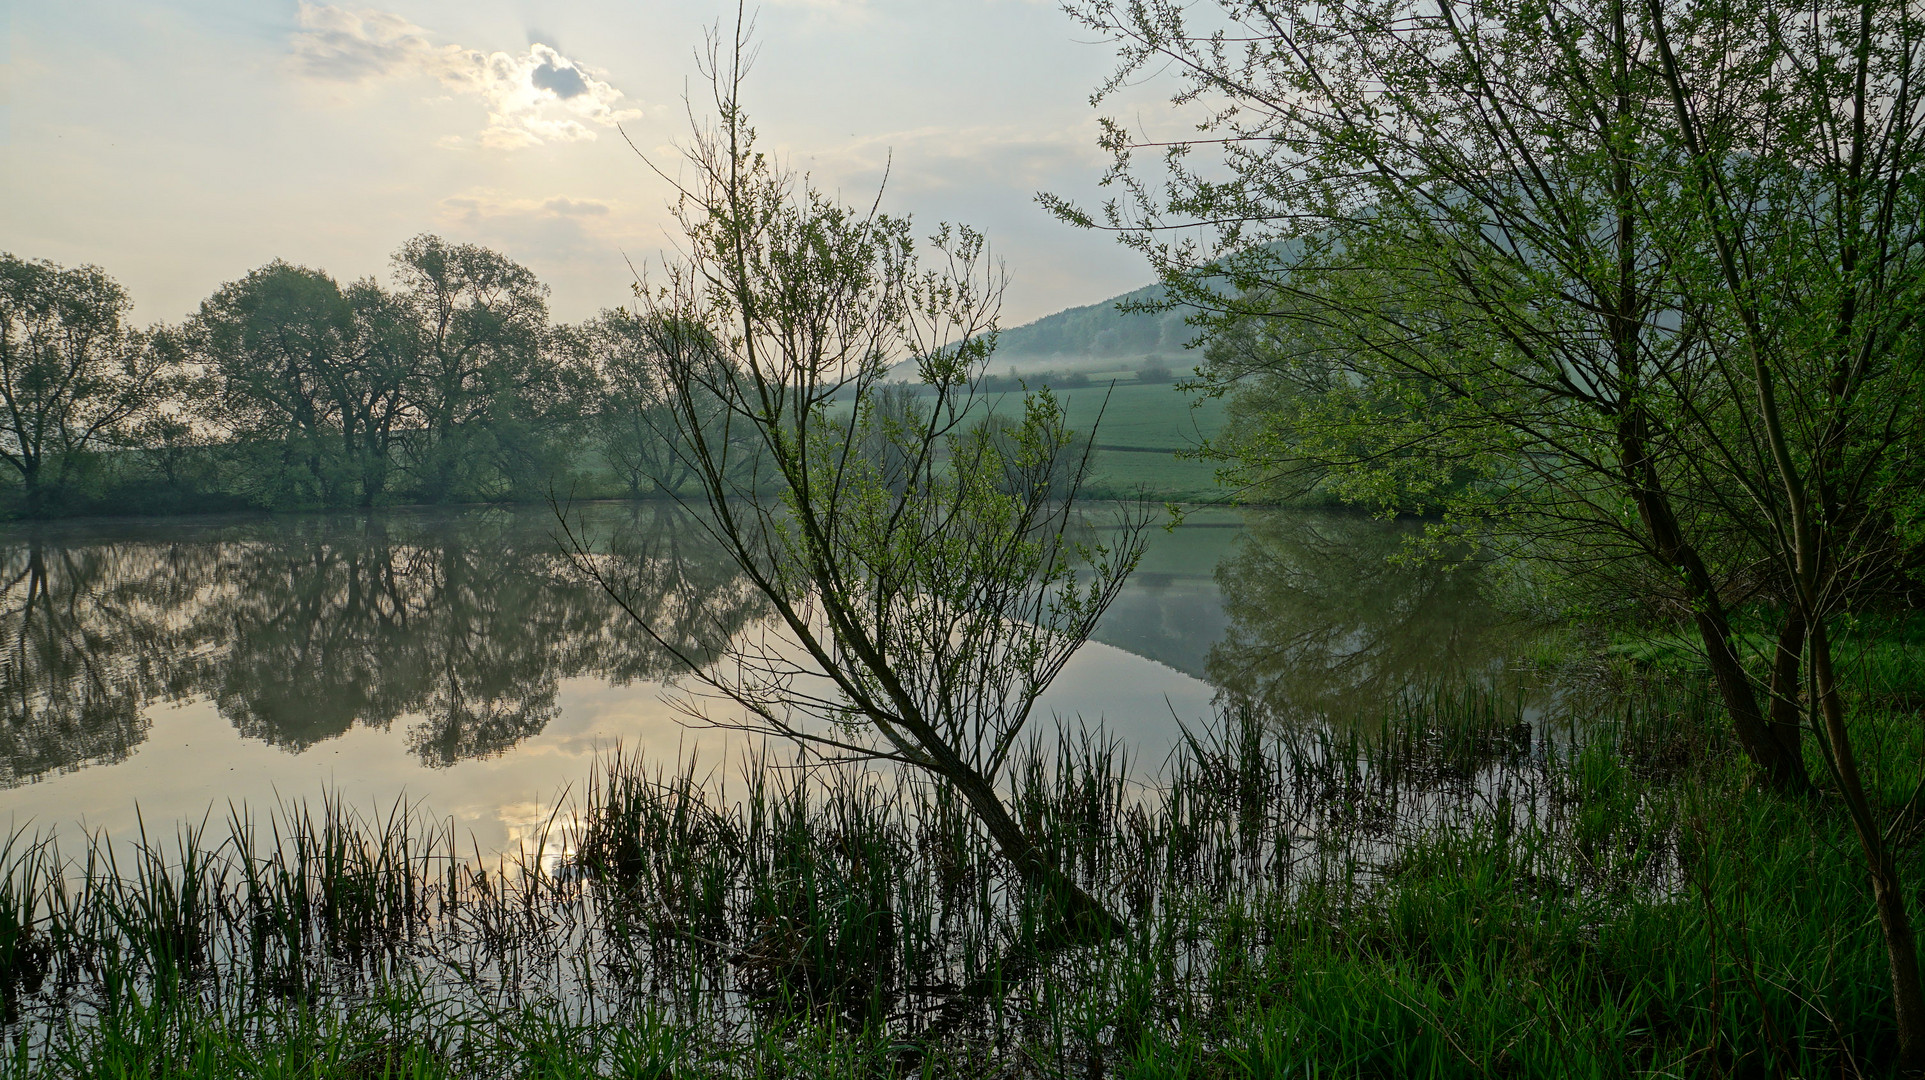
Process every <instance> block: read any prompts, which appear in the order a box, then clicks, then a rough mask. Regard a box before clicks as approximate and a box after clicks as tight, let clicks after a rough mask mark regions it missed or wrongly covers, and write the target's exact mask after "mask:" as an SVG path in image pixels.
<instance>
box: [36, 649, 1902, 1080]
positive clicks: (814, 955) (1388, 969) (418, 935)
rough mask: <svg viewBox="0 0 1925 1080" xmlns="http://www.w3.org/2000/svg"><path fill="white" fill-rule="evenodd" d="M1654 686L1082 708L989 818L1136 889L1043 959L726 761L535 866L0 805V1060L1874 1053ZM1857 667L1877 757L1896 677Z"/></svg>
mask: <svg viewBox="0 0 1925 1080" xmlns="http://www.w3.org/2000/svg"><path fill="white" fill-rule="evenodd" d="M1912 680H1913V685H1915V684H1916V670H1915V669H1914V670H1913V672H1912ZM1688 686H1689V684H1684V686H1683V687H1680V688H1677V689H1673V690H1670V691H1663V690H1655V691H1654V692H1653V693H1652V694H1651V695H1650V696H1645V697H1641V698H1639V699H1636V700H1633V701H1629V702H1622V703H1620V704H1621V705H1622V711H1621V712H1620V713H1619V715H1618V717H1617V718H1616V719H1601V718H1600V719H1593V720H1591V721H1589V722H1587V724H1586V726H1584V727H1582V728H1578V729H1574V730H1564V731H1559V732H1541V731H1536V730H1533V729H1532V728H1530V727H1529V726H1528V725H1522V724H1520V723H1519V721H1518V720H1517V718H1516V716H1515V715H1514V714H1512V713H1509V712H1507V711H1505V710H1503V709H1500V708H1497V707H1495V706H1494V705H1493V703H1492V702H1491V701H1490V700H1489V699H1488V698H1484V697H1481V696H1479V695H1476V694H1471V695H1467V696H1462V695H1460V696H1454V697H1453V696H1437V697H1430V698H1424V699H1416V700H1412V701H1410V702H1407V703H1406V705H1405V707H1404V708H1403V709H1401V710H1399V711H1397V712H1395V713H1392V714H1391V715H1389V716H1388V717H1386V718H1385V722H1384V724H1383V725H1382V726H1381V728H1379V729H1378V730H1376V731H1375V732H1374V733H1365V732H1364V731H1362V730H1360V729H1356V728H1352V729H1348V730H1334V729H1321V730H1319V729H1314V728H1300V729H1295V730H1290V729H1272V730H1265V729H1263V728H1261V727H1259V726H1257V725H1254V724H1249V723H1246V722H1240V721H1238V720H1237V719H1236V718H1234V717H1229V718H1224V719H1223V720H1220V721H1218V722H1217V723H1214V724H1211V725H1209V726H1207V727H1206V728H1204V729H1202V730H1198V731H1196V732H1194V733H1193V737H1192V738H1191V739H1190V740H1189V741H1188V742H1187V743H1186V744H1185V745H1184V746H1183V747H1182V748H1181V749H1180V750H1179V751H1178V753H1177V754H1176V755H1174V756H1173V757H1172V759H1171V760H1170V761H1169V762H1168V763H1167V764H1166V765H1165V766H1164V768H1163V769H1162V770H1161V772H1160V774H1159V775H1158V776H1157V777H1156V783H1154V784H1150V785H1148V786H1145V785H1144V784H1143V783H1142V781H1141V779H1140V777H1138V776H1137V775H1136V774H1134V773H1133V772H1132V770H1131V769H1130V767H1129V764H1128V762H1127V761H1126V760H1124V758H1123V757H1122V756H1121V754H1120V748H1118V747H1116V746H1114V745H1113V744H1110V743H1108V742H1106V741H1105V740H1104V739H1102V738H1101V737H1100V736H1096V735H1094V734H1092V733H1089V732H1084V733H1080V734H1078V733H1073V732H1063V733H1061V734H1060V735H1059V736H1058V737H1057V738H1055V739H1052V740H1049V741H1046V742H1041V743H1036V744H1030V745H1028V746H1026V747H1025V749H1024V750H1023V752H1022V753H1021V754H1020V755H1019V757H1020V762H1019V765H1018V767H1017V768H1016V769H1015V770H1014V773H1013V776H1014V780H1013V785H1012V795H1013V800H1014V806H1015V807H1016V810H1017V812H1018V814H1019V815H1020V816H1021V817H1022V819H1023V820H1025V821H1026V822H1029V823H1030V825H1031V828H1032V829H1033V830H1034V832H1035V834H1036V835H1037V836H1038V837H1039V838H1041V840H1042V842H1043V843H1045V844H1046V845H1047V846H1048V847H1049V849H1050V850H1051V851H1052V852H1054V853H1055V857H1056V858H1058V859H1059V860H1060V861H1061V863H1062V865H1064V866H1066V867H1070V868H1073V870H1074V872H1075V873H1076V874H1077V875H1078V876H1079V878H1080V879H1082V880H1085V881H1087V882H1089V883H1090V884H1091V886H1092V887H1095V888H1100V889H1102V890H1104V891H1105V892H1106V894H1108V895H1111V896H1113V897H1114V898H1115V901H1116V902H1117V903H1118V904H1119V905H1120V906H1122V907H1123V908H1124V909H1125V910H1128V911H1130V912H1131V913H1132V915H1133V916H1134V918H1135V923H1136V931H1135V933H1134V934H1133V935H1132V937H1131V938H1129V939H1128V940H1123V941H1116V942H1112V943H1110V944H1109V945H1106V946H1103V947H1100V948H1095V949H1088V950H1081V951H1077V952H1073V953H1058V954H1053V955H1049V956H1042V957H1039V956H1036V955H1035V954H1034V953H1033V952H1032V951H1031V947H1030V942H1029V939H1028V938H1027V936H1026V935H1028V934H1030V933H1033V932H1034V926H1035V922H1034V917H1035V912H1034V910H1033V909H1031V908H1028V907H1026V905H1025V904H1023V903H1022V902H1021V899H1020V897H1019V896H1017V895H1014V894H1010V893H1007V892H1004V891H1003V890H1001V889H999V888H998V887H997V886H996V885H995V882H996V875H995V874H994V872H993V866H994V864H995V861H996V859H997V858H998V856H997V855H996V853H995V848H994V846H993V844H992V843H990V841H989V839H988V838H987V837H986V836H985V835H983V833H982V831H981V828H980V826H979V825H977V824H976V823H975V822H974V821H973V820H972V818H971V816H970V815H969V814H968V813H967V811H966V810H965V809H964V808H963V807H962V806H960V805H959V804H958V803H957V801H956V800H955V799H954V797H953V796H952V795H948V794H945V793H944V792H943V791H942V790H941V789H940V788H937V787H933V786H929V785H923V784H914V783H903V782H901V781H900V780H898V779H894V778H889V777H883V776H871V777H868V778H862V779H857V778H854V777H847V776H844V777H842V778H840V779H837V780H835V781H833V782H830V783H822V782H819V781H817V780H811V779H809V778H808V777H807V776H806V775H805V774H803V773H800V772H794V771H789V770H784V769H781V768H779V767H776V766H777V765H778V763H775V762H771V761H767V760H755V761H751V762H747V763H745V765H746V768H745V771H744V772H743V774H742V777H743V779H742V781H741V783H742V785H743V786H741V787H740V788H739V789H737V793H736V794H735V795H734V796H733V797H731V796H729V795H728V794H727V793H726V792H725V791H724V790H723V788H722V786H721V785H720V784H719V783H718V781H717V779H716V777H715V774H713V773H711V772H707V771H705V770H703V769H702V768H700V767H698V766H697V765H696V764H694V763H692V762H691V763H688V764H685V765H682V766H679V767H676V768H672V769H667V770H664V769H661V768H660V767H650V766H649V765H647V764H646V763H645V762H643V761H642V760H641V759H640V758H638V757H633V756H622V757H617V758H612V759H610V760H609V761H607V762H606V763H605V764H604V766H603V767H602V770H601V771H600V773H599V774H598V775H597V776H596V777H594V778H592V781H591V784H590V785H589V787H588V788H587V790H588V792H589V794H588V799H587V805H586V806H585V807H584V812H583V814H582V817H581V821H582V823H583V824H582V831H581V832H580V833H579V835H577V836H576V837H574V838H573V841H572V843H570V844H569V845H568V846H569V847H570V849H572V850H573V851H574V852H575V853H576V855H575V857H574V859H573V860H571V861H570V862H569V863H567V864H566V868H565V869H557V868H556V867H555V866H554V864H553V863H551V862H544V861H539V860H537V861H530V862H524V863H523V864H522V865H521V866H520V867H519V868H517V867H516V866H515V865H514V864H512V863H509V864H504V865H501V866H499V867H491V866H478V865H475V864H473V863H470V862H467V861H465V860H457V859H454V858H452V856H451V852H450V843H449V841H450V837H448V835H447V834H446V832H445V827H444V826H440V825H436V824H435V823H434V822H433V819H431V818H429V817H426V816H422V815H418V814H416V813H415V812H413V811H409V810H406V809H405V808H403V807H397V809H396V811H395V812H394V813H392V814H388V815H384V816H376V817H371V818H370V817H357V816H355V815H352V814H349V813H347V812H345V811H344V810H343V809H342V808H340V807H339V806H338V805H336V804H332V803H326V804H323V805H322V806H320V807H318V808H302V807H299V806H294V807H288V808H284V809H283V810H282V811H280V813H279V814H277V815H273V816H271V817H270V819H269V820H268V821H266V822H262V823H259V824H252V823H250V822H251V819H250V818H248V817H247V816H246V815H244V814H237V815H236V817H235V819H234V821H233V822H232V823H231V824H230V827H229V831H230V832H232V833H233V836H232V838H230V839H227V840H224V841H223V840H218V839H216V838H214V837H212V836H207V835H204V834H195V833H186V834H183V835H182V836H181V837H179V838H178V839H177V840H175V841H172V842H168V843H158V842H155V843H148V842H146V841H143V842H142V844H141V845H139V846H138V850H136V851H135V853H134V854H133V855H132V856H131V857H129V856H126V855H123V856H121V857H120V860H119V862H118V863H115V862H113V861H112V860H111V859H109V858H108V857H107V851H108V848H107V846H106V844H107V841H106V840H105V839H104V838H102V839H96V840H94V841H92V843H93V844H94V845H95V847H94V850H95V851H96V853H97V856H96V858H94V859H92V860H71V861H70V860H61V859H58V858H57V857H55V856H54V853H53V851H52V849H51V848H50V847H49V846H47V845H45V844H44V843H43V844H35V843H32V842H30V841H29V840H28V839H27V838H25V837H16V839H15V841H14V843H13V845H12V846H10V847H9V848H7V850H6V852H5V854H6V861H5V865H4V870H5V874H4V876H0V882H4V890H0V899H4V900H5V903H6V907H5V910H6V911H10V912H13V913H15V914H14V916H13V919H14V921H15V922H18V923H20V924H21V925H23V926H29V927H30V928H29V929H27V930H26V932H25V933H20V932H15V933H14V937H13V938H12V940H13V941H14V942H16V943H17V942H23V941H24V942H39V943H41V944H39V945H37V946H34V947H32V948H29V949H21V948H15V950H14V952H13V953H12V954H11V955H13V956H15V957H25V956H31V957H32V959H31V961H30V962H31V964H32V965H35V967H34V970H35V971H36V972H38V973H39V974H38V977H39V979H40V983H39V984H38V985H39V989H38V990H36V984H35V983H34V982H32V981H31V980H27V979H14V980H13V981H11V982H9V983H8V985H9V986H10V987H11V988H12V989H11V991H10V1000H12V1001H14V1002H15V1005H16V1007H17V1008H18V1009H19V1010H20V1011H19V1013H18V1015H19V1016H20V1018H21V1019H22V1020H23V1021H25V1023H26V1026H25V1027H23V1028H19V1029H17V1030H18V1031H19V1033H20V1037H19V1038H17V1039H16V1040H15V1041H13V1042H12V1043H11V1047H12V1049H11V1051H10V1053H9V1056H8V1058H7V1060H6V1061H5V1062H0V1074H3V1075H8V1076H17V1077H20V1078H22V1080H28V1078H36V1080H37V1078H38V1077H42V1076H45V1077H52V1076H63V1077H65V1076H115V1075H124V1074H125V1073H126V1072H127V1071H128V1070H137V1071H138V1074H139V1075H144V1076H162V1077H181V1078H186V1077H203V1076H205V1077H213V1076H222V1077H226V1076H244V1077H277V1076H287V1075H303V1076H317V1075H318V1076H341V1077H357V1078H358V1077H362V1076H379V1075H412V1076H430V1077H450V1078H452V1077H479V1076H503V1075H507V1076H530V1077H535V1076H539V1077H591V1076H593V1077H614V1076H650V1077H658V1076H690V1077H695V1076H701V1077H708V1076H717V1077H719V1076H734V1075H769V1074H771V1073H783V1074H790V1073H803V1074H807V1075H818V1076H832V1077H833V1076H850V1077H854V1076H876V1075H881V1076H892V1075H896V1076H929V1075H935V1076H955V1077H963V1076H993V1075H1010V1074H1011V1073H1012V1072H1013V1073H1014V1074H1016V1075H1031V1074H1032V1073H1033V1074H1035V1075H1060V1074H1063V1073H1071V1072H1073V1073H1076V1074H1079V1075H1082V1074H1087V1073H1090V1072H1094V1071H1096V1070H1098V1069H1100V1070H1101V1071H1102V1072H1103V1073H1104V1074H1105V1075H1117V1076H1142V1077H1169V1076H1207V1077H1241V1076H1252V1077H1256V1076H1278V1075H1327V1076H1344V1077H1354V1076H1384V1075H1396V1076H1406V1075H1422V1076H1442V1077H1455V1076H1464V1077H1477V1076H1485V1075H1491V1074H1504V1075H1514V1076H1559V1077H1562V1076H1573V1075H1576V1076H1597V1077H1635V1076H1656V1075H1679V1076H1704V1077H1713V1076H1730V1075H1734V1074H1748V1073H1754V1072H1758V1073H1762V1074H1765V1075H1770V1074H1773V1073H1784V1074H1788V1075H1812V1074H1819V1073H1829V1072H1830V1071H1832V1070H1834V1069H1837V1068H1839V1067H1841V1065H1840V1063H1841V1062H1842V1063H1844V1065H1843V1067H1844V1068H1846V1070H1847V1071H1848V1072H1849V1071H1852V1070H1856V1071H1858V1072H1859V1073H1861V1074H1864V1075H1883V1074H1885V1073H1887V1072H1888V1071H1889V1068H1890V1065H1891V1063H1892V1061H1893V1055H1894V1052H1895V1041H1894V1033H1893V1029H1892V1026H1891V1022H1890V1020H1889V1017H1888V1002H1887V1000H1886V998H1887V996H1888V994H1889V990H1888V984H1887V983H1886V982H1885V980H1884V978H1883V970H1882V968H1883V965H1882V963H1881V961H1880V959H1879V957H1878V955H1877V949H1876V944H1877V938H1876V935H1877V931H1876V928H1875V927H1874V926H1870V925H1867V923H1866V921H1865V920H1863V919H1861V918H1858V917H1856V915H1855V912H1856V911H1857V910H1858V908H1859V906H1860V905H1861V904H1862V902H1863V901H1862V898H1861V897H1860V896H1859V893H1860V892H1861V890H1862V885H1861V884H1860V881H1861V877H1860V875H1859V873H1858V872H1857V870H1856V868H1855V866H1854V862H1855V856H1854V853H1853V851H1852V848H1851V840H1850V833H1849V824H1848V822H1847V821H1846V820H1844V818H1843V815H1841V814H1840V813H1839V812H1838V810H1837V808H1836V807H1835V806H1830V805H1826V804H1824V803H1805V802H1789V801H1784V800H1780V799H1777V798H1775V797H1772V796H1771V795H1769V794H1767V793H1765V792H1762V791H1760V790H1758V789H1756V788H1755V787H1749V786H1748V785H1747V784H1746V783H1745V777H1744V774H1743V771H1742V770H1741V769H1739V768H1738V767H1737V758H1736V755H1735V752H1734V748H1733V747H1731V746H1730V745H1729V744H1728V743H1727V742H1726V741H1725V740H1724V738H1723V737H1722V736H1720V735H1719V734H1718V733H1717V731H1718V729H1717V728H1716V727H1715V726H1713V725H1712V723H1711V717H1710V715H1709V713H1708V711H1707V710H1706V708H1705V706H1704V703H1703V701H1702V700H1700V699H1698V698H1697V697H1696V696H1694V694H1693V693H1692V692H1691V691H1690V690H1689V689H1688ZM1854 706H1855V711H1854V716H1855V718H1856V719H1855V723H1857V724H1858V725H1859V727H1860V733H1861V741H1862V744H1864V745H1874V744H1878V743H1881V742H1885V741H1889V742H1891V743H1892V745H1891V746H1890V748H1889V750H1890V753H1889V754H1886V755H1881V756H1882V757H1884V758H1885V759H1886V760H1897V759H1900V758H1905V757H1907V756H1909V757H1910V758H1911V759H1912V760H1916V755H1917V753H1918V751H1919V750H1920V749H1921V743H1920V735H1919V732H1918V730H1917V727H1916V725H1915V724H1911V723H1909V722H1908V719H1907V714H1905V713H1903V712H1900V711H1897V710H1894V709H1892V708H1891V707H1890V706H1889V705H1887V704H1884V703H1882V702H1881V701H1879V700H1874V699H1870V698H1867V699H1864V700H1861V701H1857V702H1855V703H1854ZM705 776H706V777H709V779H708V780H706V781H705V780H703V779H702V778H703V777H705ZM1914 779H1915V778H1914V776H1913V775H1912V773H1911V772H1910V771H1896V772H1894V773H1892V774H1891V775H1889V776H1884V777H1881V778H1879V779H1877V780H1876V782H1875V790H1876V792H1877V794H1878V797H1880V798H1884V799H1899V798H1903V797H1904V795H1905V794H1906V793H1907V792H1908V790H1909V787H1910V784H1911V783H1912V782H1913V781H1914ZM269 825H271V826H272V827H267V826H269ZM548 846H549V845H547V844H546V842H543V843H542V844H539V845H538V848H537V850H541V849H545V848H546V847H548ZM243 852H246V853H249V854H248V856H247V857H246V858H242V857H240V853H243ZM1902 857H1903V858H1904V860H1905V862H1906V865H1907V866H1908V867H1911V868H1913V869H1914V870H1915V869H1916V865H1917V862H1918V859H1919V854H1918V849H1917V848H1916V847H1913V846H1907V847H1906V848H1905V849H1904V855H1903V856H1902ZM529 858H531V859H534V858H536V851H531V852H529ZM80 867H88V868H89V869H86V870H85V871H84V872H82V871H81V870H80V869H78V868H80ZM6 918H7V916H4V915H0V931H3V930H5V929H6V928H7V927H9V926H12V925H13V924H12V923H8V922H6V921H4V920H5V919H6ZM5 943H6V939H4V938H0V945H4V944H5ZM0 955H6V954H4V953H0ZM14 963H15V965H16V966H15V968H13V969H12V970H14V971H20V970H23V969H22V968H21V967H20V966H19V965H20V963H21V962H20V961H19V960H17V959H16V960H15V961H14ZM165 973H173V974H168V975H167V977H166V978H158V977H157V976H160V975H162V974H165ZM509 973H512V976H511V977H508V978H504V977H503V976H504V975H509ZM63 980H68V981H63ZM75 980H77V981H75ZM100 980H105V983H101V982H100ZM116 980H118V981H116ZM108 984H111V985H116V986H118V987H119V988H120V989H119V990H117V991H115V992H112V993H101V992H100V991H99V990H98V989H87V988H88V987H95V986H97V985H108ZM61 986H65V987H68V988H69V989H66V990H56V989H55V988H56V987H61ZM67 993H89V994H99V996H98V997H96V998H95V999H94V1000H97V1001H98V1002H99V1005H98V1006H97V1008H95V1009H94V1010H93V1011H89V1012H85V1013H69V1012H68V1011H67V1010H66V1009H64V1008H63V1007H61V1006H60V1005H59V1002H61V1001H63V1000H66V999H64V998H61V997H60V996H58V995H60V994H67ZM49 995H53V996H49Z"/></svg>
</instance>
